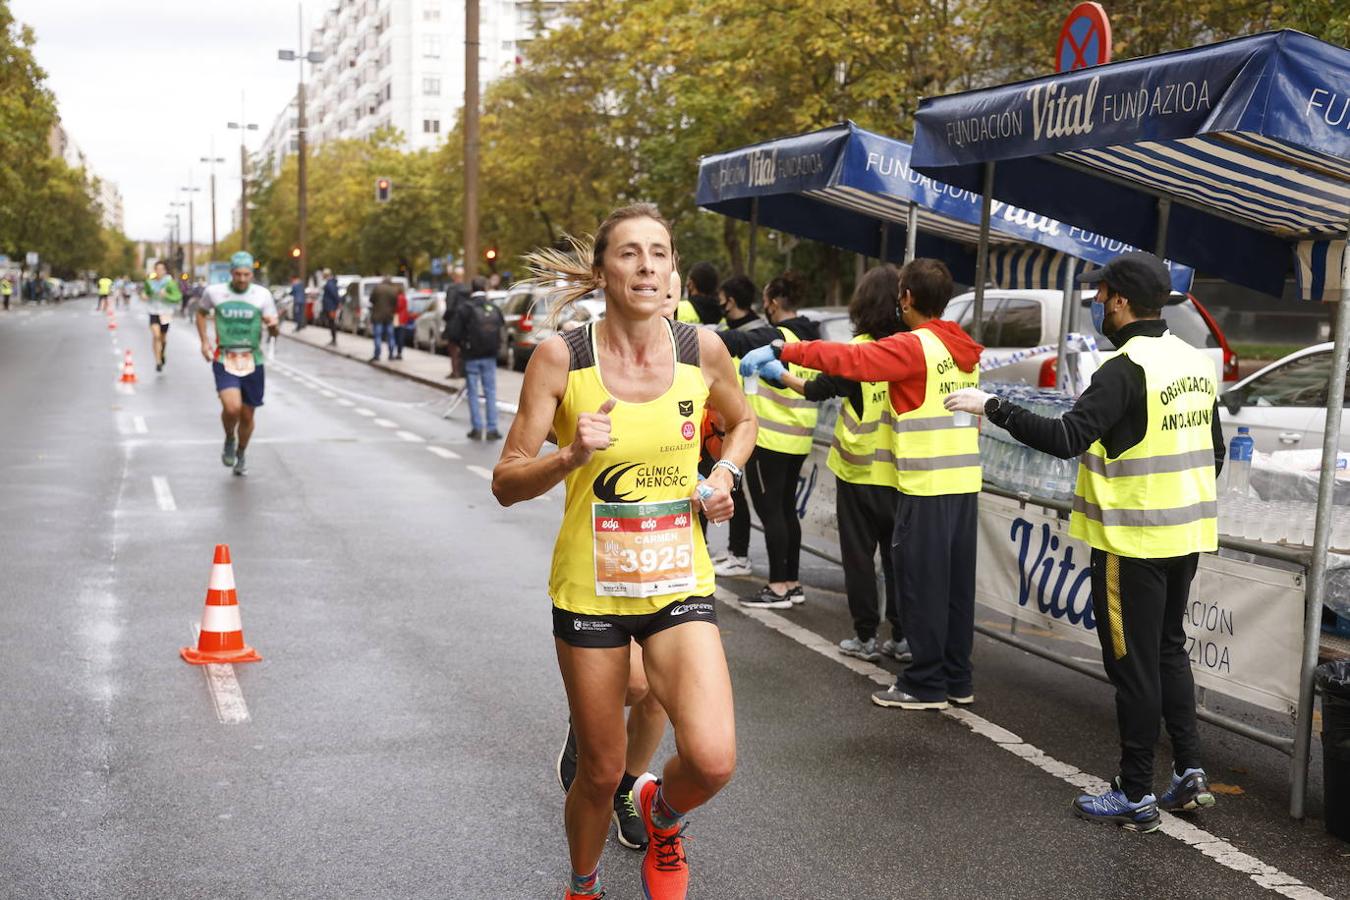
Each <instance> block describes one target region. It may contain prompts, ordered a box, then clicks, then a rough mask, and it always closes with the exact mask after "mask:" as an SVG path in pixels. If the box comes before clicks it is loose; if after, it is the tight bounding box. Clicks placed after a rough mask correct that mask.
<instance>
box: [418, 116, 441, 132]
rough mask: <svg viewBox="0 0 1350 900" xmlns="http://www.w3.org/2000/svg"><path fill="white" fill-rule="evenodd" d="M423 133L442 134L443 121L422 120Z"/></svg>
mask: <svg viewBox="0 0 1350 900" xmlns="http://www.w3.org/2000/svg"><path fill="white" fill-rule="evenodd" d="M422 133H423V134H440V133H441V120H440V119H423V120H422Z"/></svg>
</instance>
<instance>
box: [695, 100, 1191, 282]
mask: <svg viewBox="0 0 1350 900" xmlns="http://www.w3.org/2000/svg"><path fill="white" fill-rule="evenodd" d="M910 153H911V148H910V145H909V144H907V143H905V142H904V141H898V140H895V139H893V138H888V137H883V136H882V135H879V134H875V133H873V132H870V131H867V130H865V129H862V128H859V127H858V126H857V125H855V124H854V123H852V122H846V123H844V124H842V125H836V126H833V127H831V128H825V129H822V130H820V131H812V132H808V133H805V134H798V135H793V136H791V137H784V138H779V139H776V140H772V141H766V142H764V143H760V144H754V145H751V146H748V147H742V148H740V149H737V150H730V151H727V152H725V153H717V154H713V155H711V156H706V157H704V158H703V159H702V160H701V161H700V164H699V178H698V195H697V202H698V205H699V206H701V207H703V208H705V209H709V210H712V211H714V212H719V213H722V214H723V215H727V216H731V217H733V218H737V219H742V220H744V221H749V222H754V223H756V224H757V225H763V226H765V227H768V228H773V229H775V230H777V231H782V232H784V233H786V234H791V235H794V236H797V237H802V238H808V239H810V240H816V241H821V242H822V243H826V244H831V245H833V246H836V247H841V248H843V249H846V250H852V251H853V252H855V253H860V254H862V255H864V256H870V257H875V258H878V259H887V260H890V261H897V262H898V261H900V260H901V259H903V258H904V256H903V255H902V250H905V251H906V252H907V253H908V254H909V255H913V254H916V253H917V254H918V255H921V256H931V257H936V258H938V259H942V260H943V261H944V262H946V263H947V265H948V266H949V267H950V268H951V269H952V271H953V273H954V274H955V275H956V277H957V278H958V279H959V280H963V281H966V282H971V281H973V280H974V275H975V255H974V253H973V252H972V248H974V247H975V246H976V245H977V243H978V241H979V235H980V229H979V224H980V197H979V195H978V194H976V193H973V192H971V191H969V190H966V189H960V188H953V187H951V186H949V185H946V184H943V183H941V182H938V181H935V180H934V179H932V178H929V177H928V176H926V175H921V174H919V173H918V172H915V171H913V170H912V169H911V167H910ZM911 226H917V227H914V228H913V230H914V231H915V232H916V233H915V235H914V242H913V244H912V245H908V244H907V239H908V238H909V231H910V229H911ZM990 242H991V244H992V245H993V251H992V252H993V259H994V261H995V265H994V266H993V269H992V271H993V272H994V273H995V274H996V275H997V276H998V277H997V278H996V281H997V283H998V284H999V286H1000V287H1009V288H1016V287H1056V286H1063V284H1064V280H1065V277H1066V275H1068V273H1070V272H1072V270H1073V267H1072V266H1071V265H1070V259H1069V258H1070V257H1072V258H1076V259H1082V260H1086V261H1088V262H1093V263H1098V264H1101V263H1104V262H1106V261H1107V260H1109V259H1111V258H1112V257H1114V256H1116V255H1117V254H1119V253H1121V252H1123V251H1125V250H1129V249H1132V248H1131V247H1130V246H1129V245H1127V244H1125V243H1124V242H1122V241H1119V240H1114V239H1111V238H1105V237H1102V236H1101V235H1098V234H1094V233H1092V232H1089V231H1086V230H1084V229H1082V228H1078V227H1075V226H1071V225H1066V224H1065V223H1063V222H1060V221H1056V220H1055V219H1052V218H1050V217H1048V216H1045V215H1042V214H1040V213H1038V212H1032V211H1030V209H1024V208H1019V207H1016V206H1010V205H1007V204H1003V203H999V202H998V201H994V206H993V226H992V229H991V231H990ZM1171 268H1172V281H1173V286H1174V287H1175V288H1176V289H1177V290H1179V291H1186V290H1188V289H1189V288H1190V283H1191V278H1192V275H1193V271H1192V270H1191V269H1190V268H1189V267H1186V266H1181V265H1176V264H1172V265H1171Z"/></svg>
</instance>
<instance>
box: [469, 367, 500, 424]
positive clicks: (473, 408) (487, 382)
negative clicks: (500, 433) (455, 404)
mask: <svg viewBox="0 0 1350 900" xmlns="http://www.w3.org/2000/svg"><path fill="white" fill-rule="evenodd" d="M464 376H465V378H466V380H467V382H468V383H467V384H465V386H464V389H465V390H467V391H468V392H469V421H471V422H472V423H473V427H474V430H476V431H482V430H483V410H482V409H480V408H479V406H478V394H479V392H480V391H481V392H482V393H483V394H484V395H485V397H486V400H487V404H486V405H487V430H488V431H496V430H497V358H496V357H494V356H488V357H485V358H483V359H466V360H464Z"/></svg>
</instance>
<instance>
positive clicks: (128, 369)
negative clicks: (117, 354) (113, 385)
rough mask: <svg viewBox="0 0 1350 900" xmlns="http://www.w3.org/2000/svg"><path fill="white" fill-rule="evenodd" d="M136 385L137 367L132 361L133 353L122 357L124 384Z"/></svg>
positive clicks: (129, 352)
mask: <svg viewBox="0 0 1350 900" xmlns="http://www.w3.org/2000/svg"><path fill="white" fill-rule="evenodd" d="M135 383H136V366H135V364H134V363H132V361H131V351H130V350H128V351H127V352H126V355H125V356H123V357H122V384H135Z"/></svg>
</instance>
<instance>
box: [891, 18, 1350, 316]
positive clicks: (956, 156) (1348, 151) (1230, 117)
mask: <svg viewBox="0 0 1350 900" xmlns="http://www.w3.org/2000/svg"><path fill="white" fill-rule="evenodd" d="M1347 157H1350V51H1347V50H1345V49H1344V48H1341V47H1336V46H1333V45H1331V44H1328V43H1325V42H1323V41H1319V40H1317V39H1316V38H1313V37H1309V36H1308V35H1306V34H1302V33H1300V32H1297V31H1278V32H1272V33H1268V34H1258V35H1253V36H1251V37H1244V38H1237V39H1234V40H1231V41H1225V42H1223V43H1219V44H1214V45H1211V46H1207V47H1198V48H1194V49H1191V50H1181V51H1177V52H1174V53H1164V54H1161V55H1159V56H1151V57H1147V58H1144V59H1132V60H1126V61H1123V62H1118V63H1111V64H1108V65H1104V66H1097V67H1095V68H1089V69H1079V70H1076V71H1073V72H1066V73H1062V74H1059V75H1050V76H1045V77H1042V78H1035V79H1031V80H1028V81H1023V82H1018V83H1015V84H1009V85H1002V86H999V87H994V88H988V89H985V90H976V91H967V92H965V93H961V94H953V95H950V96H946V97H936V98H929V99H925V100H924V101H923V102H922V103H921V104H920V107H919V113H918V116H917V119H916V125H915V137H914V166H915V168H916V169H917V170H919V171H920V172H923V173H925V174H927V175H931V176H933V177H934V178H939V179H942V180H943V181H945V182H947V183H948V184H951V185H953V186H955V187H957V188H963V189H966V190H970V191H975V192H982V188H983V185H984V177H985V174H986V172H985V165H986V164H987V163H994V164H995V165H994V167H993V184H992V192H991V193H992V195H993V196H994V197H997V198H998V199H1000V200H1003V201H1006V202H1008V203H1015V204H1018V205H1021V206H1027V207H1032V208H1035V209H1037V210H1040V211H1042V212H1044V213H1045V214H1047V215H1050V216H1054V217H1056V218H1058V219H1060V220H1063V221H1066V222H1074V223H1077V224H1079V225H1082V226H1084V227H1087V228H1090V229H1092V230H1093V231H1096V232H1099V233H1102V234H1109V235H1111V236H1112V237H1114V238H1118V239H1120V240H1123V241H1127V242H1129V243H1131V244H1135V245H1137V246H1141V247H1149V248H1156V249H1157V250H1158V251H1159V255H1160V256H1164V257H1166V258H1168V259H1175V260H1177V261H1179V262H1182V263H1185V264H1188V265H1191V266H1193V267H1195V268H1196V269H1199V270H1201V271H1204V272H1206V273H1211V274H1214V275H1217V276H1219V277H1221V278H1223V279H1225V280H1227V281H1231V282H1233V283H1235V284H1241V285H1245V286H1247V287H1250V288H1254V289H1256V290H1259V291H1262V292H1264V293H1267V294H1272V295H1274V296H1279V295H1280V294H1281V292H1282V290H1283V286H1284V282H1285V279H1286V277H1287V276H1288V275H1289V274H1290V272H1291V271H1294V268H1295V267H1294V260H1295V258H1296V256H1297V257H1299V258H1301V259H1302V260H1303V264H1302V265H1301V266H1300V267H1298V270H1297V271H1299V272H1300V273H1301V278H1300V281H1301V284H1302V286H1303V288H1304V290H1305V292H1306V296H1307V297H1309V298H1310V299H1335V298H1336V297H1337V296H1339V294H1338V293H1337V292H1343V291H1344V290H1345V284H1346V281H1345V270H1344V266H1345V262H1344V261H1345V259H1346V255H1345V253H1344V249H1343V248H1344V240H1345V233H1346V222H1347V220H1350V164H1347V161H1346V160H1347ZM1160 205H1161V206H1162V210H1161V215H1160ZM1169 207H1170V208H1169ZM1160 219H1161V220H1163V221H1164V222H1165V224H1164V225H1163V228H1162V233H1161V234H1159V221H1160ZM1337 242H1339V244H1338V243H1337ZM1329 260H1330V261H1332V262H1333V263H1335V265H1334V266H1332V267H1328V265H1327V262H1328V261H1329Z"/></svg>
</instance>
